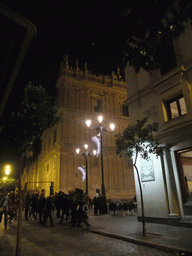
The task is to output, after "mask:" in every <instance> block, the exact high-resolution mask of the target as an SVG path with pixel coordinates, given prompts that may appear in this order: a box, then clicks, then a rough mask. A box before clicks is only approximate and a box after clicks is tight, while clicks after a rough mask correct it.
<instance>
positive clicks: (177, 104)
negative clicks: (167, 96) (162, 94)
mask: <svg viewBox="0 0 192 256" xmlns="http://www.w3.org/2000/svg"><path fill="white" fill-rule="evenodd" d="M166 107H167V116H168V120H170V119H175V118H177V117H180V116H183V115H185V114H187V108H186V104H185V100H184V97H183V95H180V96H178V97H176V98H174V99H172V100H170V101H167V102H166Z"/></svg>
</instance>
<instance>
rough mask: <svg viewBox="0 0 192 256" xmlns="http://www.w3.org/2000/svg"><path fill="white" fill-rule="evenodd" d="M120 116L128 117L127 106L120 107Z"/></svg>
mask: <svg viewBox="0 0 192 256" xmlns="http://www.w3.org/2000/svg"><path fill="white" fill-rule="evenodd" d="M122 116H126V117H129V109H128V106H126V105H124V104H123V105H122Z"/></svg>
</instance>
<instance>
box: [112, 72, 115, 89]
mask: <svg viewBox="0 0 192 256" xmlns="http://www.w3.org/2000/svg"><path fill="white" fill-rule="evenodd" d="M114 77H115V74H114V71H112V74H111V86H113V85H114Z"/></svg>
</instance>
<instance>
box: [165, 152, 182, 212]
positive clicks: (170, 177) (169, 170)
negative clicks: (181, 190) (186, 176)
mask: <svg viewBox="0 0 192 256" xmlns="http://www.w3.org/2000/svg"><path fill="white" fill-rule="evenodd" d="M164 162H165V174H166V180H167V195H168V202H169V217H179V215H180V211H179V204H178V196H177V189H176V184H175V177H174V173H173V165H172V159H171V154H170V147H166V148H165V153H164Z"/></svg>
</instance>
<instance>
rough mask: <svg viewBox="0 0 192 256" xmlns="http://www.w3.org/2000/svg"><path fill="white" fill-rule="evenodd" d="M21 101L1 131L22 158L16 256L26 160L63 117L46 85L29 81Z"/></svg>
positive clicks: (5, 142)
mask: <svg viewBox="0 0 192 256" xmlns="http://www.w3.org/2000/svg"><path fill="white" fill-rule="evenodd" d="M19 100H20V102H21V104H19V105H18V107H17V109H16V110H15V111H14V112H13V113H12V117H11V118H9V119H8V120H7V122H6V123H5V129H4V130H3V132H2V134H1V136H2V137H3V136H5V138H4V140H3V141H4V147H3V148H4V149H5V147H6V145H7V144H8V145H10V146H12V147H13V148H14V149H15V150H16V151H17V156H18V157H19V158H20V164H19V168H18V169H19V175H18V176H19V214H18V227H17V247H16V256H20V255H21V173H22V169H23V164H24V163H23V159H24V156H26V155H27V153H28V151H29V150H31V149H35V150H36V151H37V146H39V144H40V138H41V135H42V133H43V131H44V130H45V129H48V128H50V127H52V126H53V125H54V124H56V123H57V122H58V121H59V117H58V116H57V115H56V112H57V109H56V107H55V106H54V104H53V103H54V100H53V98H52V96H50V95H49V94H48V93H47V92H46V89H45V87H44V86H42V85H39V86H35V85H32V83H31V82H29V83H28V84H27V86H26V88H25V89H24V92H23V94H22V96H21V97H20V98H19ZM6 135H8V136H6ZM1 143H2V142H1ZM25 159H26V157H25Z"/></svg>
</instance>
